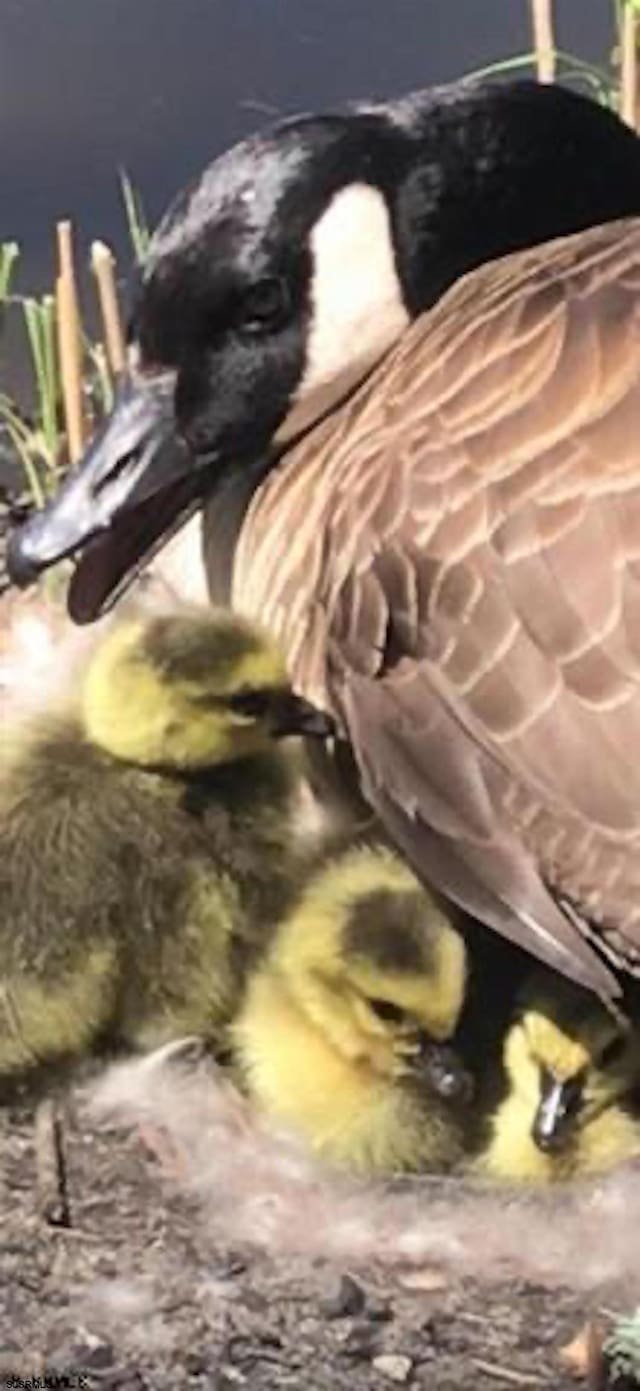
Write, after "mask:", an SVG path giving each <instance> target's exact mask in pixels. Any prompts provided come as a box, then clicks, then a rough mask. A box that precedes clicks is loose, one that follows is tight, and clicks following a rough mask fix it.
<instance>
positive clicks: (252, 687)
mask: <svg viewBox="0 0 640 1391" xmlns="http://www.w3.org/2000/svg"><path fill="white" fill-rule="evenodd" d="M81 718H82V723H83V727H84V731H85V734H86V736H87V738H88V739H89V740H90V741H91V742H92V743H94V744H96V745H97V746H98V747H100V748H101V749H103V750H105V752H107V753H108V754H110V755H111V756H112V757H114V758H118V759H122V760H123V761H126V762H128V763H133V764H137V765H139V766H141V767H147V768H154V767H155V768H166V767H171V768H177V769H181V770H184V771H196V770H198V769H205V768H210V767H212V766H215V765H217V764H222V763H227V762H229V761H231V760H236V759H241V758H246V757H250V756H253V755H256V754H260V753H262V752H265V751H266V750H267V749H268V748H269V746H270V745H271V744H272V741H273V740H274V739H278V738H281V737H283V736H285V735H293V734H299V735H315V736H318V737H325V736H327V735H328V734H329V733H331V730H332V723H331V720H330V717H329V716H327V715H325V714H324V713H323V712H322V711H320V710H317V709H315V708H314V707H313V706H312V705H310V704H309V703H308V701H306V700H304V699H303V698H302V697H301V696H297V695H294V693H293V691H292V690H291V688H290V686H289V683H288V680H287V674H286V670H285V666H284V662H283V659H282V657H281V655H280V653H279V651H278V650H277V648H276V647H275V646H273V645H272V643H271V642H270V641H269V640H268V639H267V638H266V637H264V636H263V635H262V634H261V633H260V632H259V631H257V630H256V629H255V628H254V627H253V626H252V625H250V624H248V623H246V622H244V621H243V620H242V619H240V618H239V617H238V616H237V615H235V614H231V613H229V612H227V611H224V610H220V611H211V610H202V611H201V610H199V609H198V610H196V609H194V610H190V609H186V610H184V611H181V612H176V613H171V614H156V615H154V616H153V617H151V618H146V619H138V620H133V621H127V622H123V623H120V624H117V625H116V626H115V627H114V628H113V629H112V630H111V631H110V632H109V634H108V635H107V637H106V638H105V639H104V641H103V642H102V643H100V645H99V646H98V648H97V649H96V651H95V653H94V655H93V658H92V660H91V662H90V664H89V668H88V671H87V675H86V679H85V681H84V686H83V689H82V695H81Z"/></svg>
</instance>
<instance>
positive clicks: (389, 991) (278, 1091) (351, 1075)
mask: <svg viewBox="0 0 640 1391" xmlns="http://www.w3.org/2000/svg"><path fill="white" fill-rule="evenodd" d="M464 987H465V949H464V945H463V942H462V938H461V937H460V935H459V934H458V933H457V931H456V930H455V928H454V927H453V926H452V924H451V923H450V921H449V919H448V918H447V917H446V916H445V915H444V913H443V912H442V910H441V909H439V908H438V906H437V905H436V903H435V901H434V900H433V899H432V898H431V897H430V896H429V894H428V893H427V891H426V890H425V889H423V888H422V885H421V884H420V883H419V882H418V880H417V879H416V878H415V877H414V875H413V874H412V873H411V871H410V870H408V869H407V868H406V866H405V865H404V864H403V863H402V861H400V860H399V859H398V857H397V856H396V855H395V854H393V852H391V851H389V850H388V849H386V848H384V847H383V846H381V845H378V846H357V847H355V848H353V849H351V850H348V851H346V852H345V853H344V854H342V855H340V856H339V857H338V858H336V859H334V860H330V861H329V863H328V864H327V865H326V866H325V867H324V868H323V869H321V870H319V871H318V872H317V874H316V875H314V877H313V878H312V879H311V880H310V882H309V884H308V885H307V886H306V888H305V890H304V891H303V893H302V895H301V897H300V900H299V901H298V902H297V903H296V905H295V906H294V908H293V909H292V910H291V912H290V914H289V916H288V917H287V918H285V920H284V921H283V922H282V924H281V925H280V926H279V928H278V929H277V931H276V933H275V936H274V939H273V943H272V945H271V947H270V948H269V950H268V952H267V954H266V956H265V957H261V959H260V960H259V962H258V965H257V968H256V970H255V971H254V972H253V973H251V975H250V976H248V978H247V984H246V992H245V997H244V1000H243V1002H242V1004H241V1006H240V1009H239V1011H238V1015H237V1016H236V1018H235V1020H234V1022H233V1024H232V1026H231V1039H232V1053H234V1054H235V1057H236V1060H237V1066H238V1071H239V1073H240V1075H241V1077H242V1079H243V1081H244V1083H245V1086H246V1088H247V1090H248V1092H249V1095H250V1096H251V1097H252V1098H253V1099H254V1100H255V1101H256V1102H257V1103H258V1105H259V1107H260V1108H261V1109H262V1110H263V1111H264V1112H266V1113H267V1114H268V1115H270V1116H273V1117H274V1118H275V1119H277V1120H280V1121H283V1122H285V1123H287V1124H288V1125H289V1126H291V1127H292V1128H293V1129H294V1130H296V1131H298V1132H299V1133H300V1134H302V1135H303V1136H305V1137H306V1138H307V1139H308V1140H309V1142H310V1144H311V1145H312V1147H313V1149H315V1150H316V1151H317V1152H318V1153H319V1154H321V1155H322V1156H324V1157H325V1158H326V1159H329V1160H330V1161H332V1162H334V1163H336V1164H340V1165H345V1166H347V1167H349V1168H352V1169H357V1170H361V1171H364V1172H375V1171H378V1170H380V1171H387V1170H388V1171H393V1170H410V1169H448V1168H451V1167H452V1166H453V1165H454V1164H455V1163H456V1162H457V1161H458V1160H459V1159H460V1158H461V1156H462V1149H463V1132H464V1124H463V1123H464V1111H465V1107H464V1104H462V1103H464V1102H465V1101H466V1100H468V1095H467V1083H468V1079H467V1076H466V1074H465V1073H464V1072H463V1070H462V1068H461V1066H460V1065H459V1063H458V1061H457V1058H456V1056H455V1054H454V1052H453V1050H452V1049H451V1048H449V1047H446V1046H444V1041H445V1040H447V1039H448V1038H450V1036H451V1034H452V1033H453V1031H454V1028H455V1025H456V1022H457V1019H458V1016H459V1013H460V1009H461V1006H462V1002H463V998H464Z"/></svg>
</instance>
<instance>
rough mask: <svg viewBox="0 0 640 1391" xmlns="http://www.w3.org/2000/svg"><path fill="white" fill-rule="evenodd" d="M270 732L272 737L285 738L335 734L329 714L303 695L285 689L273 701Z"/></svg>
mask: <svg viewBox="0 0 640 1391" xmlns="http://www.w3.org/2000/svg"><path fill="white" fill-rule="evenodd" d="M270 726H271V733H272V735H273V737H274V739H286V738H287V736H288V735H292V734H299V735H301V736H304V737H305V738H312V739H329V738H330V737H331V736H332V735H333V734H335V724H334V721H333V720H332V718H331V715H327V714H326V712H325V711H324V710H320V709H318V707H317V706H316V705H312V704H311V702H310V701H309V700H305V699H304V696H299V695H294V694H293V692H292V691H287V692H286V693H285V694H283V695H282V696H279V697H278V699H277V701H276V702H274V705H273V707H272V711H271V721H270Z"/></svg>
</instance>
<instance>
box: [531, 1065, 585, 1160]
mask: <svg viewBox="0 0 640 1391" xmlns="http://www.w3.org/2000/svg"><path fill="white" fill-rule="evenodd" d="M540 1090H541V1097H540V1104H539V1106H538V1109H537V1111H536V1114H535V1117H534V1121H533V1125H532V1127H531V1136H532V1139H533V1142H534V1144H536V1145H537V1146H538V1149H539V1150H542V1151H543V1153H545V1154H549V1153H553V1152H555V1151H558V1150H561V1149H564V1147H565V1145H566V1144H567V1142H568V1141H569V1140H570V1138H571V1135H572V1132H573V1129H574V1126H575V1124H576V1118H577V1115H578V1111H579V1109H580V1103H581V1101H582V1088H581V1087H580V1086H579V1084H577V1083H576V1079H575V1078H574V1077H570V1078H569V1079H568V1080H567V1081H564V1082H559V1081H558V1080H557V1078H555V1077H549V1076H545V1077H543V1079H542V1082H541V1088H540Z"/></svg>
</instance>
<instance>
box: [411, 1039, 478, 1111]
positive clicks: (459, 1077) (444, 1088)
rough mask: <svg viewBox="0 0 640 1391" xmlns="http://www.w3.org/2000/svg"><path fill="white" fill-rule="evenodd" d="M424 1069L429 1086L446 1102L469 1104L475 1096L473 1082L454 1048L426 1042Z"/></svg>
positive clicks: (423, 1056)
mask: <svg viewBox="0 0 640 1391" xmlns="http://www.w3.org/2000/svg"><path fill="white" fill-rule="evenodd" d="M422 1067H423V1071H424V1073H425V1075H426V1078H427V1081H428V1083H429V1085H430V1086H431V1087H432V1089H433V1091H434V1092H435V1093H436V1095H437V1096H441V1097H442V1098H443V1100H444V1101H451V1102H462V1103H465V1102H469V1101H471V1098H472V1096H473V1081H472V1078H471V1076H470V1074H469V1073H468V1072H467V1070H466V1068H464V1067H463V1065H462V1063H461V1061H460V1058H459V1057H458V1055H457V1053H455V1052H454V1050H453V1048H449V1047H448V1046H447V1045H446V1044H443V1043H434V1042H433V1041H432V1040H431V1039H428V1040H426V1041H425V1043H424V1045H423V1050H422Z"/></svg>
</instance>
